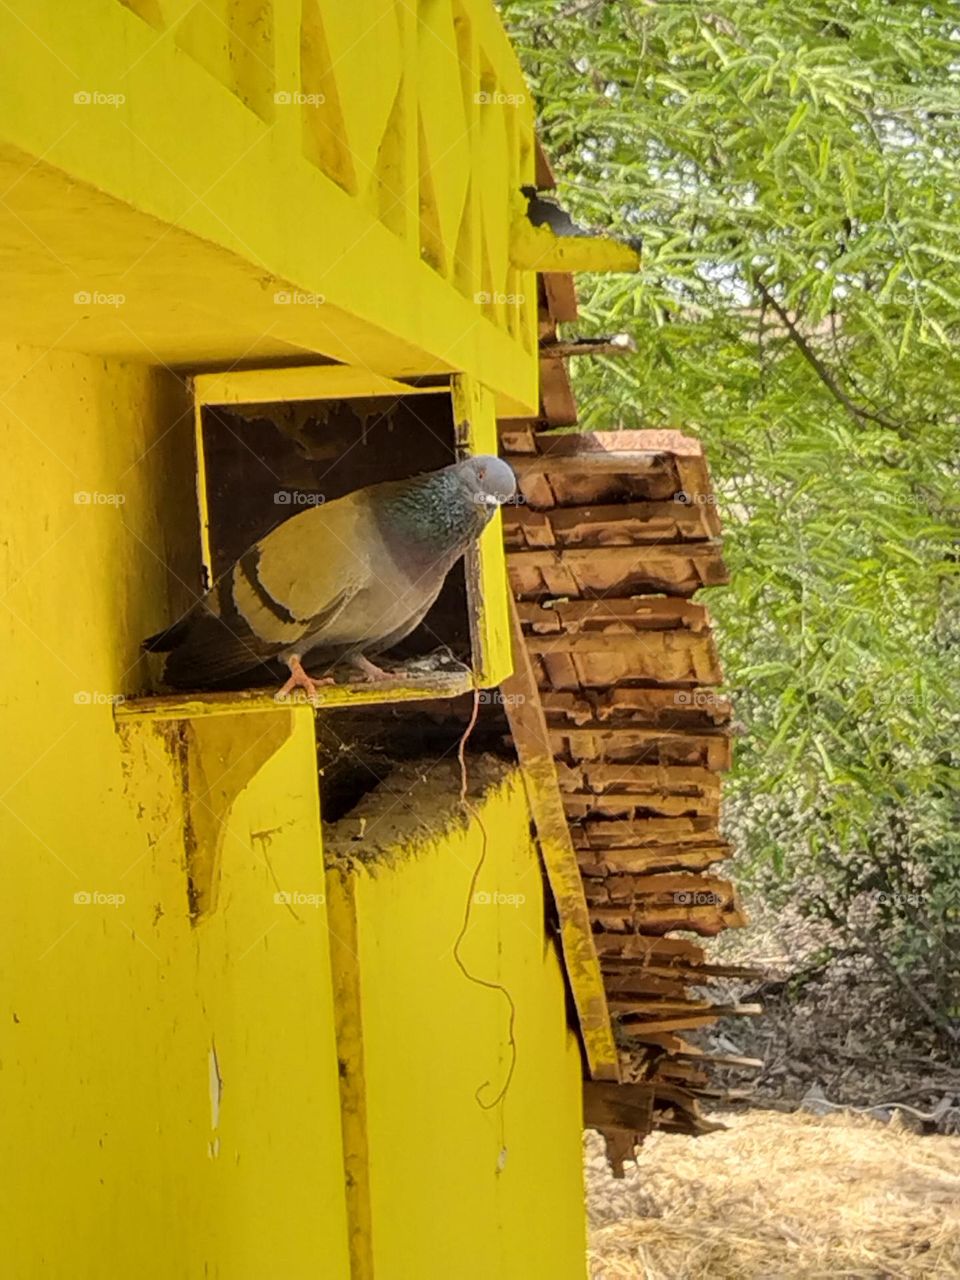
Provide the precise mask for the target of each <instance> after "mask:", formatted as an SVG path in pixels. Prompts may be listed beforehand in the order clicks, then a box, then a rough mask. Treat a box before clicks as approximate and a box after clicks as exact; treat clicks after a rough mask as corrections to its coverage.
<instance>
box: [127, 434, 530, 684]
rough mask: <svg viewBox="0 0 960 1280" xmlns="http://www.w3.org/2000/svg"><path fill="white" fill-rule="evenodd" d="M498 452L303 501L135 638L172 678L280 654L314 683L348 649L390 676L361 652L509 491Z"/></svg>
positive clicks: (375, 644)
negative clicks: (192, 599)
mask: <svg viewBox="0 0 960 1280" xmlns="http://www.w3.org/2000/svg"><path fill="white" fill-rule="evenodd" d="M516 488H517V481H516V477H515V476H514V474H513V471H512V470H511V469H510V467H509V466H508V465H507V464H506V463H505V462H503V461H502V460H501V459H500V458H496V457H486V456H479V457H472V458H467V459H465V460H464V461H462V462H456V463H453V464H452V465H451V466H448V467H443V468H442V469H441V470H439V471H431V472H427V473H426V474H424V475H419V476H414V477H413V478H412V479H408V480H388V481H385V482H382V483H380V484H372V485H368V486H367V487H366V488H363V489H356V490H354V492H353V493H348V494H346V495H345V496H344V497H342V498H337V499H336V500H335V501H333V502H329V503H325V504H323V505H321V506H313V507H310V508H308V509H307V510H306V511H301V512H299V513H298V514H297V515H295V516H292V517H291V518H290V519H289V520H285V521H284V522H283V523H282V524H280V525H278V526H277V527H276V528H275V529H273V530H271V532H270V533H268V534H266V535H265V537H263V538H261V539H260V540H259V542H255V543H254V544H253V546H252V547H250V549H249V550H248V551H246V552H245V553H244V554H243V555H242V556H241V557H240V558H239V560H237V561H236V562H235V563H234V564H233V565H232V566H231V567H230V568H229V569H228V570H227V571H226V572H225V573H224V574H223V575H222V577H221V578H220V580H219V581H218V582H217V583H216V584H215V585H214V586H213V587H211V589H210V590H209V591H208V592H207V593H206V595H205V596H204V597H203V598H202V599H201V600H199V601H197V603H196V604H195V605H194V606H193V607H192V608H191V609H190V610H189V611H188V612H187V613H186V614H185V615H184V616H183V617H182V618H181V619H180V620H179V621H178V622H175V623H174V624H173V625H172V626H170V627H167V628H166V629H165V630H163V631H160V632H158V633H157V634H156V635H153V636H149V637H148V638H147V639H146V640H144V642H143V648H144V649H145V650H147V651H148V652H150V653H166V654H167V657H166V661H165V664H164V672H163V679H164V682H165V683H166V684H167V685H169V686H170V687H172V688H174V689H204V688H223V687H225V685H226V684H227V683H229V682H232V681H235V680H236V679H237V678H238V677H241V676H243V675H245V674H247V673H249V672H253V671H255V670H256V668H258V667H262V666H263V665H264V664H266V663H270V662H273V661H280V662H283V663H285V664H286V666H287V668H288V670H289V672H290V678H289V679H288V680H287V682H286V684H284V686H283V688H282V689H281V690H280V692H279V694H278V695H277V696H278V697H285V696H287V695H288V694H290V693H291V692H292V691H293V690H294V689H296V688H302V689H304V690H305V691H306V692H307V694H308V696H309V697H310V698H311V699H313V698H315V697H316V694H317V688H318V687H319V685H321V684H331V683H333V680H332V678H325V679H313V678H311V677H310V676H309V675H308V674H307V673H306V671H305V670H304V668H303V659H304V658H305V657H307V656H308V655H309V656H310V658H311V661H312V663H313V664H314V665H315V664H316V663H317V662H319V661H323V662H325V663H327V664H329V665H333V664H335V663H337V662H340V661H343V660H346V661H349V662H350V663H352V665H353V666H355V667H357V668H358V669H359V670H360V671H361V672H362V673H363V674H364V676H365V677H366V678H367V679H368V680H379V679H386V678H388V676H389V674H390V673H389V672H385V671H383V670H382V669H381V668H380V667H378V666H376V665H375V664H374V663H373V662H371V661H370V658H369V657H368V656H367V655H368V654H370V653H372V654H380V653H382V652H384V651H385V650H388V649H390V648H391V647H392V646H393V645H395V644H398V643H399V642H400V641H401V640H403V639H404V638H405V637H406V636H408V635H409V634H410V632H411V631H413V629H414V628H415V627H416V626H417V625H418V624H419V623H420V622H421V621H422V619H423V618H424V616H425V615H426V613H427V611H428V609H429V608H430V606H431V605H432V604H433V602H434V601H435V600H436V598H437V596H438V595H439V594H440V588H441V587H442V586H443V583H444V579H445V578H446V576H447V574H448V573H449V572H450V570H451V569H452V568H453V566H454V564H455V563H456V562H457V560H459V558H460V557H461V556H462V555H463V554H464V552H465V551H466V550H467V548H468V547H469V545H470V544H471V542H473V541H474V540H475V539H476V538H478V537H479V536H480V534H481V533H482V532H483V530H484V529H485V528H486V526H487V524H488V523H489V522H490V520H491V518H492V516H493V514H494V512H495V511H496V510H497V508H498V507H499V506H500V505H501V504H502V503H504V502H508V501H509V500H510V499H511V498H512V497H513V496H514V494H515V493H516Z"/></svg>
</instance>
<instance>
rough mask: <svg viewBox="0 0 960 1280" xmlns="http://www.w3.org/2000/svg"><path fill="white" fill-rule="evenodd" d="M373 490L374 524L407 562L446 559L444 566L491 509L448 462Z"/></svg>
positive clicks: (478, 531)
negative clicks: (374, 491)
mask: <svg viewBox="0 0 960 1280" xmlns="http://www.w3.org/2000/svg"><path fill="white" fill-rule="evenodd" d="M378 489H379V492H378V493H377V495H376V501H375V511H376V518H377V523H378V525H379V526H380V529H381V532H382V534H383V536H384V539H385V540H386V542H387V545H388V546H389V547H390V549H391V551H393V552H394V554H395V555H396V554H399V555H400V557H401V558H402V559H403V560H404V561H408V562H409V563H410V564H411V565H430V564H434V563H437V562H439V561H445V562H446V563H447V567H449V566H450V565H451V564H452V563H453V561H454V560H455V559H456V558H457V556H458V555H460V554H462V552H463V551H465V550H466V548H467V546H468V545H469V543H470V542H471V541H472V539H474V538H476V537H479V535H480V534H481V533H482V532H483V530H484V528H485V527H486V525H487V522H488V521H489V519H490V516H491V514H492V511H491V509H490V508H488V507H484V506H483V505H482V504H481V503H479V502H476V501H475V500H474V497H475V495H474V494H473V493H471V492H470V491H469V490H468V489H467V488H466V487H465V486H464V484H463V483H462V482H461V480H460V477H459V475H458V474H457V473H456V472H455V471H454V470H453V469H452V468H449V467H448V468H445V469H444V470H443V471H435V472H433V473H432V474H430V475H427V476H417V477H415V478H414V479H413V480H400V481H396V482H394V483H388V484H384V485H380V486H378Z"/></svg>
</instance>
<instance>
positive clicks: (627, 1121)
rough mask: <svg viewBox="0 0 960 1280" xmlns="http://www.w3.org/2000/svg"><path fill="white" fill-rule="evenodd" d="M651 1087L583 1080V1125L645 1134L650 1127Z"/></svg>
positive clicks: (651, 1121) (652, 1097) (641, 1084)
mask: <svg viewBox="0 0 960 1280" xmlns="http://www.w3.org/2000/svg"><path fill="white" fill-rule="evenodd" d="M653 1099H654V1087H653V1085H652V1084H645V1083H637V1084H618V1085H609V1084H607V1083H606V1082H605V1081H598V1080H584V1082H583V1124H584V1128H586V1129H601V1130H602V1129H609V1128H621V1127H622V1128H627V1129H631V1130H634V1131H635V1132H637V1133H640V1134H644V1133H649V1132H650V1129H651V1128H652V1127H653Z"/></svg>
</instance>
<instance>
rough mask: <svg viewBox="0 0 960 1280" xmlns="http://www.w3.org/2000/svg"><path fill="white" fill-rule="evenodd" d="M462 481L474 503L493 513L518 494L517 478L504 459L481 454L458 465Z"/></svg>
mask: <svg viewBox="0 0 960 1280" xmlns="http://www.w3.org/2000/svg"><path fill="white" fill-rule="evenodd" d="M458 470H459V472H460V479H461V481H462V483H463V484H464V485H465V486H466V488H467V489H468V490H469V492H470V495H471V497H472V498H473V501H474V502H476V503H478V504H479V505H480V506H482V507H484V508H486V509H487V510H488V511H490V512H491V513H492V512H493V511H495V510H496V509H497V507H500V506H502V505H503V504H504V503H505V502H509V501H510V500H511V499H512V498H513V497H514V495H515V494H516V492H517V477H516V476H515V475H514V474H513V471H512V470H511V468H510V467H509V466H507V464H506V463H505V462H504V461H503V459H502V458H494V457H492V456H490V455H489V454H480V455H479V456H478V457H476V458H467V459H465V461H463V462H461V463H460V464H459V465H458Z"/></svg>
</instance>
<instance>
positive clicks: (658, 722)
mask: <svg viewBox="0 0 960 1280" xmlns="http://www.w3.org/2000/svg"><path fill="white" fill-rule="evenodd" d="M543 709H544V711H545V712H546V715H547V722H548V724H549V725H550V727H551V729H557V730H562V729H563V727H564V722H567V723H569V724H570V727H571V728H581V727H583V728H587V729H590V730H592V729H594V728H603V727H610V728H614V727H617V726H619V727H621V728H627V727H630V728H633V727H634V726H636V727H637V728H650V729H665V730H671V731H674V732H678V733H679V732H688V731H689V732H692V733H699V732H702V731H703V730H704V729H706V730H708V731H713V730H715V729H718V728H721V727H722V726H723V725H725V724H727V722H728V721H729V720H730V718H731V716H732V715H733V707H732V706H731V704H730V699H729V698H728V697H727V696H726V695H725V694H722V693H715V692H714V691H713V690H696V689H695V690H689V689H665V688H659V689H658V688H649V687H648V688H641V687H639V686H635V687H634V686H625V687H623V688H617V689H609V690H605V691H598V692H596V693H591V695H590V697H589V699H588V698H585V697H583V696H582V695H580V696H578V695H577V694H576V693H568V692H558V693H552V692H549V691H547V692H545V693H544V694H543Z"/></svg>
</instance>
